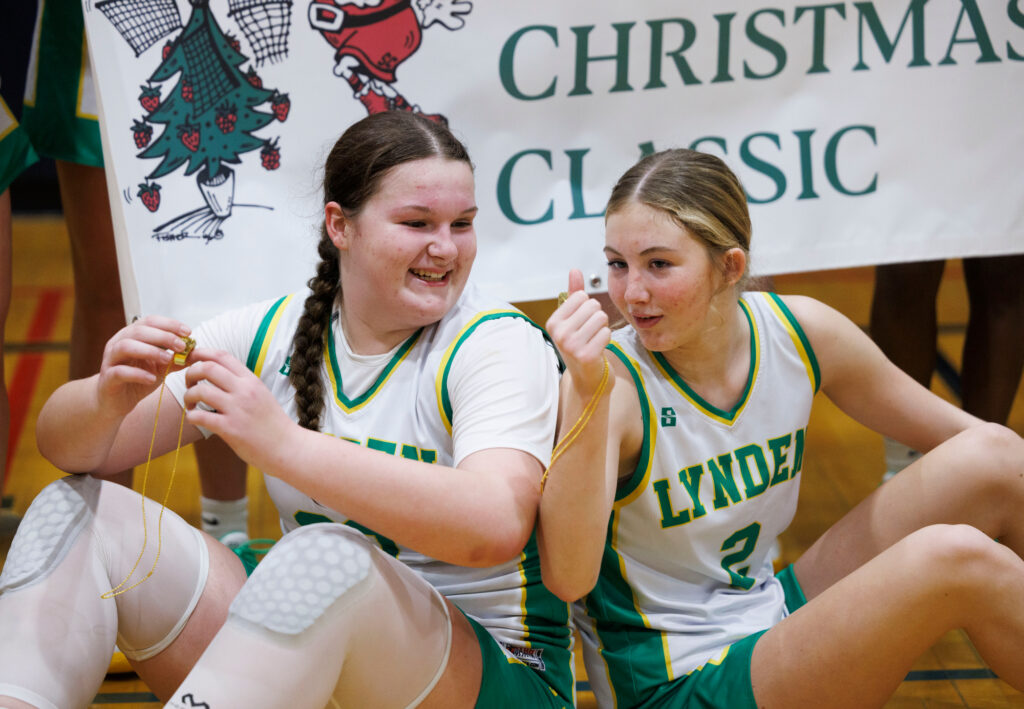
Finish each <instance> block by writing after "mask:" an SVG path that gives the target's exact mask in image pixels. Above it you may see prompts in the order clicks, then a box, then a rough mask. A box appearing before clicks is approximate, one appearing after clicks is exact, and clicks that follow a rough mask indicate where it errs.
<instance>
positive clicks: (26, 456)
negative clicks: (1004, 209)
mask: <svg viewBox="0 0 1024 709" xmlns="http://www.w3.org/2000/svg"><path fill="white" fill-rule="evenodd" d="M13 280H14V283H13V297H12V303H11V311H10V315H9V317H8V321H7V330H6V342H7V348H6V350H7V351H6V353H5V356H4V366H5V371H6V377H7V382H8V391H9V392H10V397H11V410H12V415H11V419H12V425H11V452H10V455H9V458H10V466H9V470H10V473H9V475H8V478H9V479H8V480H7V482H6V486H5V489H4V490H3V494H4V497H5V498H7V499H6V502H7V503H8V504H9V507H10V508H11V509H12V510H13V512H14V513H16V514H22V513H24V511H25V509H26V508H27V506H28V504H29V503H30V502H31V500H32V498H33V497H34V496H35V495H36V494H37V493H38V492H39V490H40V489H41V488H42V487H43V486H44V485H46V484H47V483H48V482H50V481H51V480H53V479H55V478H57V477H58V476H59V475H60V473H59V472H58V471H57V470H56V469H55V468H53V467H52V466H51V465H50V464H49V463H47V462H46V461H44V460H43V459H42V458H41V457H40V456H39V453H38V452H37V451H36V446H35V433H34V427H33V422H34V420H35V417H36V415H37V414H38V411H39V408H40V406H41V405H42V403H43V401H45V399H46V397H47V396H48V395H49V393H50V392H52V391H53V390H54V389H55V388H56V387H57V386H59V385H60V384H61V383H62V382H63V381H64V379H65V377H66V374H67V366H68V337H69V334H70V328H71V306H72V297H73V296H72V288H71V285H72V281H71V266H70V256H69V253H68V245H67V235H66V233H65V231H64V224H63V221H62V220H61V219H60V218H59V217H56V216H43V217H39V216H32V217H24V216H20V217H19V216H17V215H16V216H15V223H14V279H13ZM775 284H776V289H777V290H778V291H779V292H781V293H803V294H807V295H811V296H814V297H817V298H819V299H821V300H823V301H825V302H826V303H828V304H830V305H832V306H833V307H836V308H838V309H839V310H841V311H843V312H844V313H846V314H847V315H848V316H849V317H850V318H851V319H853V321H854V322H856V323H858V324H860V325H862V326H863V325H865V324H866V323H867V320H868V308H869V305H870V298H871V288H872V270H871V269H870V268H859V269H848V270H842V271H831V272H821V273H809V274H801V275H792V276H784V277H778V278H777V279H776V281H775ZM549 308H550V304H546V303H545V304H534V305H532V306H531V307H528V308H525V309H527V310H528V311H529V312H530V314H531V315H534V316H535V317H538V318H540V319H541V321H542V320H543V317H545V316H546V314H547V312H548V310H549ZM938 308H939V317H940V331H941V332H940V341H939V349H940V351H941V353H942V354H943V356H944V357H945V358H946V359H948V361H949V362H950V363H951V364H952V365H953V367H954V368H956V367H958V366H959V356H960V355H959V352H960V347H961V345H962V342H963V331H964V324H965V322H966V318H967V305H966V295H965V292H964V286H963V278H962V274H961V271H960V268H959V264H958V263H951V264H949V266H948V267H947V271H946V276H945V279H944V281H943V285H942V288H941V291H940V294H939V301H938ZM933 388H934V390H935V391H936V392H938V393H939V394H940V395H942V396H945V397H947V398H950V399H951V400H955V395H954V394H953V392H952V390H951V389H950V388H949V387H948V386H947V385H946V384H945V383H944V381H943V380H942V379H941V378H940V377H935V380H934V382H933ZM1010 426H1011V427H1012V428H1013V429H1014V430H1015V431H1017V432H1018V433H1024V391H1018V394H1017V400H1016V402H1015V404H1014V409H1013V411H1012V412H1011V418H1010ZM170 467H171V466H170V460H169V457H168V456H165V458H164V459H161V460H159V461H156V462H155V463H154V465H153V466H152V468H151V471H150V479H149V488H148V490H149V493H150V495H154V496H162V493H163V490H164V488H165V486H166V484H167V480H168V475H169V472H170ZM882 470H883V464H882V445H881V440H880V439H879V437H878V436H877V435H875V434H873V433H871V432H869V431H867V430H866V429H864V428H863V427H861V426H859V425H858V424H856V423H853V422H852V421H850V420H849V419H847V418H846V417H845V416H844V415H842V414H841V413H839V412H838V411H837V410H836V409H835V407H834V406H832V405H831V404H830V403H829V402H828V401H827V400H826V399H825V398H824V397H823V396H819V397H818V398H817V400H816V404H815V408H814V411H813V414H812V418H811V424H810V430H809V436H808V443H807V451H806V456H805V464H804V482H803V490H802V496H801V503H800V507H799V510H798V511H797V516H796V519H795V521H794V522H793V524H792V526H791V528H790V529H789V530H788V531H787V533H786V534H785V535H784V537H783V539H782V544H783V546H782V554H783V561H784V562H786V563H788V562H790V561H793V560H794V559H796V558H797V557H798V556H799V555H800V553H801V552H802V551H803V550H804V549H806V548H807V547H808V546H809V545H810V544H811V543H812V542H813V541H814V539H815V538H816V537H817V536H818V535H819V534H820V533H821V532H822V531H823V530H824V529H826V528H827V527H828V526H829V525H830V524H831V523H832V522H833V521H835V520H836V519H838V518H839V517H840V516H841V515H842V514H843V513H844V512H846V511H847V510H849V509H850V508H851V507H852V506H853V505H854V504H856V503H857V502H858V501H859V500H860V499H862V498H863V497H865V496H866V495H867V494H868V493H869V492H870V491H871V490H872V489H873V488H874V487H875V486H876V485H877V484H878V482H879V479H880V476H881V474H882ZM178 472H179V473H184V474H180V475H177V476H176V479H175V484H174V491H173V493H172V495H171V498H170V506H171V507H172V508H173V509H175V510H176V511H177V512H178V513H180V514H181V515H182V516H183V517H185V519H187V520H190V521H192V522H194V523H196V524H198V522H199V502H198V500H199V486H198V478H197V476H196V474H195V463H194V459H193V457H192V456H191V455H190V454H186V455H184V456H183V457H182V459H181V461H180V462H179V471H178ZM135 480H136V484H135V485H136V489H140V488H141V484H142V470H141V468H137V469H136V476H135ZM249 499H250V501H251V506H250V513H249V514H250V517H249V519H250V533H251V535H252V536H254V537H271V538H274V537H277V536H279V532H278V531H277V530H278V527H277V516H276V514H275V511H274V507H273V504H272V503H271V502H270V500H269V498H268V497H267V495H266V492H265V490H264V489H263V484H262V481H261V479H260V476H259V475H256V474H250V475H249ZM0 523H2V520H0ZM9 543H10V539H9V537H6V538H5V537H4V536H3V535H2V534H0V562H2V560H3V558H4V556H5V554H6V550H7V547H8V546H9ZM882 600H883V601H884V599H882ZM579 686H580V693H579V705H580V707H583V708H585V709H588V708H591V707H594V706H595V705H594V700H593V695H592V694H591V693H590V692H589V688H588V685H587V684H586V677H585V675H584V674H583V671H582V663H580V685H579ZM827 703H828V700H827V698H826V697H823V698H822V705H823V706H826V705H827ZM158 705H159V703H158V702H157V701H156V698H155V697H154V696H153V695H152V694H151V693H150V692H149V690H148V689H147V688H146V686H145V685H144V684H143V683H142V682H141V681H140V680H139V679H138V678H136V677H135V676H134V675H131V674H129V675H109V676H108V677H107V679H106V681H105V682H104V683H103V686H102V688H101V691H100V694H99V695H98V696H97V697H96V701H95V703H94V704H92V705H91V706H92V707H93V708H95V709H100V708H105V709H107V708H109V709H113V708H115V707H116V708H134V707H146V708H148V707H154V706H158ZM886 707H887V708H888V709H910V708H911V707H913V708H915V709H917V708H924V707H928V708H934V709H939V708H943V709H945V708H952V707H971V708H972V709H1003V708H1004V707H1024V694H1021V693H1020V692H1017V691H1015V690H1013V689H1012V688H1011V687H1009V686H1008V685H1007V684H1006V683H1004V682H1002V681H1001V680H999V679H998V678H996V677H995V676H994V675H993V674H992V672H991V671H989V670H988V668H986V667H985V665H984V664H983V663H982V661H981V659H980V658H979V657H978V654H977V653H976V652H975V650H974V648H973V647H972V646H971V644H970V642H969V641H968V640H967V639H966V637H965V635H964V634H963V633H962V632H960V631H955V632H951V633H949V634H947V635H946V636H945V637H943V638H942V639H941V640H940V641H939V642H938V643H936V645H935V646H934V647H933V648H932V649H931V650H930V651H929V652H928V653H927V654H926V655H925V656H923V657H922V658H921V659H920V660H919V661H918V662H917V664H916V665H915V666H914V669H913V671H912V672H911V673H910V675H909V676H908V677H907V679H906V681H904V682H903V684H902V685H901V686H900V688H899V691H898V692H897V693H896V695H895V696H894V697H893V698H892V699H891V700H890V701H889V702H888V704H886Z"/></svg>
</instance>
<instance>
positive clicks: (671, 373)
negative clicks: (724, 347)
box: [651, 298, 761, 426]
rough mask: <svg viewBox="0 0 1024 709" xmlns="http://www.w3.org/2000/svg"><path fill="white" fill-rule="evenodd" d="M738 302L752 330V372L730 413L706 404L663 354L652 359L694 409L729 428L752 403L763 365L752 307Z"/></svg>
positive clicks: (653, 355) (656, 353)
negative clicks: (760, 368) (753, 392)
mask: <svg viewBox="0 0 1024 709" xmlns="http://www.w3.org/2000/svg"><path fill="white" fill-rule="evenodd" d="M738 302H739V305H740V310H742V311H743V314H744V315H745V316H746V318H747V325H748V326H749V328H750V371H749V372H748V373H747V383H746V384H745V385H744V387H743V394H742V395H741V396H740V398H739V401H737V402H736V405H735V406H733V407H732V409H730V410H729V411H723V410H722V409H719V408H718V407H716V406H713V405H711V404H709V403H708V402H706V401H705V400H704V399H703V398H701V396H700V395H699V394H698V393H697V392H695V391H694V390H693V389H691V388H690V385H689V384H687V383H686V382H685V381H684V380H683V378H682V377H680V376H679V374H678V373H677V372H676V370H674V369H673V368H672V365H671V364H669V363H668V360H667V359H665V356H664V355H663V354H661V353H660V352H651V357H652V358H653V359H654V363H655V364H656V365H657V367H658V369H659V370H661V373H662V375H664V377H665V379H667V380H668V381H669V382H670V383H671V384H672V386H673V387H675V389H676V391H678V392H679V393H680V394H682V395H683V398H684V399H686V400H687V401H689V402H690V403H691V404H692V405H693V406H694V408H696V409H697V410H698V411H700V412H701V413H703V414H704V415H705V416H707V417H709V418H711V419H713V420H715V421H718V422H719V423H724V424H725V425H727V426H731V425H732V424H733V423H735V422H736V419H737V418H739V415H740V414H741V413H743V409H744V408H745V407H746V405H747V402H748V401H750V392H751V391H752V390H753V388H754V380H755V379H756V378H757V371H758V368H759V366H760V364H761V343H760V341H759V339H758V332H757V324H756V323H755V322H754V316H753V314H752V313H751V312H750V306H749V305H747V303H746V302H745V301H744V300H743V299H742V298H741V299H740V300H739V301H738Z"/></svg>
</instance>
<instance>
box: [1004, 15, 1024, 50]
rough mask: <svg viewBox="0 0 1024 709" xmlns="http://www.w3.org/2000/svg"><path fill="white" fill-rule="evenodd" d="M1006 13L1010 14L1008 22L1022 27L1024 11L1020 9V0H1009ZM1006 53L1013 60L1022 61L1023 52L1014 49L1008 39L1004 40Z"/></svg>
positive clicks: (1023, 26) (1023, 25)
mask: <svg viewBox="0 0 1024 709" xmlns="http://www.w3.org/2000/svg"><path fill="white" fill-rule="evenodd" d="M1006 13H1007V14H1008V15H1009V16H1010V22H1012V23H1013V24H1015V25H1017V26H1018V27H1021V28H1024V12H1022V11H1021V9H1020V0H1010V2H1009V3H1008V4H1007V6H1006ZM1006 55H1007V56H1008V57H1009V58H1010V59H1012V60H1013V61H1015V62H1024V54H1021V53H1020V52H1018V51H1017V50H1016V49H1014V48H1013V45H1011V44H1010V41H1009V40H1007V41H1006Z"/></svg>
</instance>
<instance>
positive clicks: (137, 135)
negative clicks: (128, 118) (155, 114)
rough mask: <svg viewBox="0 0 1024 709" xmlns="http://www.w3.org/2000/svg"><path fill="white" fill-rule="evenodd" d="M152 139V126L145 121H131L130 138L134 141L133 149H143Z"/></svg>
mask: <svg viewBox="0 0 1024 709" xmlns="http://www.w3.org/2000/svg"><path fill="white" fill-rule="evenodd" d="M152 137H153V126H151V125H149V124H148V123H146V122H145V121H132V138H134V139H135V147H136V148H139V149H140V150H141V149H142V148H145V147H146V146H147V145H149V141H150V138H152Z"/></svg>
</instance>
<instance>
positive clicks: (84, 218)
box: [57, 160, 132, 487]
mask: <svg viewBox="0 0 1024 709" xmlns="http://www.w3.org/2000/svg"><path fill="white" fill-rule="evenodd" d="M57 178H58V181H59V183H60V198H61V204H62V207H63V211H64V221H65V223H66V224H67V229H68V237H69V239H70V242H71V268H72V271H73V273H74V281H75V304H74V311H73V315H72V321H71V354H70V363H69V366H68V376H69V378H70V379H82V378H83V377H88V376H91V375H93V374H95V373H96V372H98V371H99V369H100V362H102V361H103V348H104V347H105V346H106V344H107V340H109V339H110V337H111V336H112V335H113V334H114V333H115V332H117V331H118V330H120V329H121V328H122V327H124V326H125V313H124V302H123V300H122V298H121V280H120V277H119V276H118V270H117V251H116V248H115V245H114V226H113V223H112V221H111V217H110V202H109V201H108V199H107V184H106V177H105V174H104V171H103V168H101V167H89V166H88V165H79V164H76V163H71V162H65V161H63V160H58V161H57ZM105 479H107V480H113V481H114V482H118V483H121V484H122V485H126V486H128V487H131V484H132V471H131V470H126V471H124V472H121V473H117V474H115V475H109V476H105Z"/></svg>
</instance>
